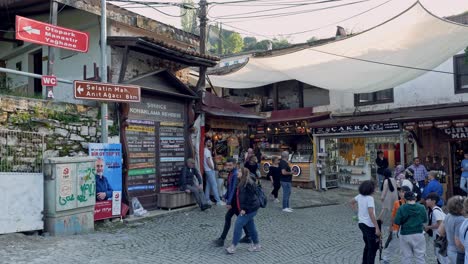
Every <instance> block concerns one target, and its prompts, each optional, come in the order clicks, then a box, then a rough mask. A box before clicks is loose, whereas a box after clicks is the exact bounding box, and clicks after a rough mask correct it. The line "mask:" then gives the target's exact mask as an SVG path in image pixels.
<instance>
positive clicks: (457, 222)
mask: <svg viewBox="0 0 468 264" xmlns="http://www.w3.org/2000/svg"><path fill="white" fill-rule="evenodd" d="M463 203H464V199H463V197H461V196H454V197H452V198H450V199H449V200H448V202H447V208H448V212H449V213H448V214H447V216H446V217H445V219H444V221H443V224H442V225H441V226H440V227H439V230H438V231H439V234H440V235H441V236H445V237H446V238H447V256H448V259H449V263H450V264H458V263H463V261H462V262H459V261H458V262H457V257H458V255H460V256H461V255H463V254H464V253H465V251H464V248H463V244H462V243H461V241H460V236H459V235H460V227H461V225H462V224H463V222H464V221H465V217H463Z"/></svg>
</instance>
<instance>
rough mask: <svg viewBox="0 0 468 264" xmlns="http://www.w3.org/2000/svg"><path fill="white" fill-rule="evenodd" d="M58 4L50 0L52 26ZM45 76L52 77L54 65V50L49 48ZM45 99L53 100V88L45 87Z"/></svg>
mask: <svg viewBox="0 0 468 264" xmlns="http://www.w3.org/2000/svg"><path fill="white" fill-rule="evenodd" d="M57 9H58V3H57V2H55V0H50V23H51V24H52V25H54V26H56V25H57V16H58V14H57V12H58V10H57ZM47 51H48V52H47V53H48V54H47V58H48V59H47V61H48V63H47V75H49V76H50V75H54V63H55V48H54V47H51V46H49V47H48V48H47ZM45 95H46V99H47V100H52V99H54V87H52V86H47V87H46V92H45Z"/></svg>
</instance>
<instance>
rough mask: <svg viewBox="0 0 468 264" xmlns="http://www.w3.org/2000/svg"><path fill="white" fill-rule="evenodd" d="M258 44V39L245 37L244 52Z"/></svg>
mask: <svg viewBox="0 0 468 264" xmlns="http://www.w3.org/2000/svg"><path fill="white" fill-rule="evenodd" d="M255 44H257V38H256V37H245V38H244V50H246V49H251V48H253V47H254V46H255Z"/></svg>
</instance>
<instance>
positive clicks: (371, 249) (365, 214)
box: [349, 181, 380, 264]
mask: <svg viewBox="0 0 468 264" xmlns="http://www.w3.org/2000/svg"><path fill="white" fill-rule="evenodd" d="M374 192H375V185H374V182H372V181H363V182H362V183H361V185H359V195H357V196H356V197H354V198H353V199H351V200H350V201H349V203H350V204H351V207H352V208H353V209H354V210H356V205H357V210H358V219H359V229H361V232H362V237H363V239H364V243H365V246H364V252H363V256H362V263H363V264H374V263H375V255H376V254H377V250H378V249H379V241H380V228H379V225H378V224H377V219H376V217H375V202H374V197H372V194H374Z"/></svg>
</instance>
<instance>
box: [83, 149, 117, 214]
mask: <svg viewBox="0 0 468 264" xmlns="http://www.w3.org/2000/svg"><path fill="white" fill-rule="evenodd" d="M89 156H91V157H95V158H97V160H96V162H95V165H94V175H95V177H96V206H95V208H94V220H95V221H96V220H102V219H106V218H112V217H113V216H120V211H119V212H117V210H116V208H120V204H115V203H121V199H120V196H121V193H122V145H121V144H102V143H91V144H89ZM116 194H117V197H118V199H116V197H114V196H115V195H116Z"/></svg>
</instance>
